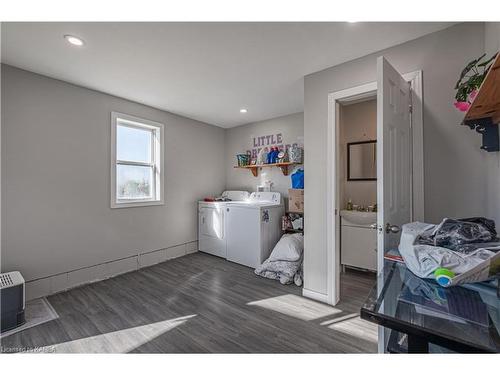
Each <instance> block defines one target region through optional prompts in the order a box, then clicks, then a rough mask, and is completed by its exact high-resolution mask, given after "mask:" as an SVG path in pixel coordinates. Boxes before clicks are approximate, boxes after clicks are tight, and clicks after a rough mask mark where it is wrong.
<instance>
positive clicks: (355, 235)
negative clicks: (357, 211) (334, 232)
mask: <svg viewBox="0 0 500 375" xmlns="http://www.w3.org/2000/svg"><path fill="white" fill-rule="evenodd" d="M370 225H371V224H359V223H356V222H352V221H349V220H347V219H346V218H344V217H341V233H340V236H341V237H340V248H341V253H340V262H341V264H342V265H343V266H351V267H357V268H362V269H366V270H370V271H376V270H377V231H376V230H375V229H373V228H371V227H370Z"/></svg>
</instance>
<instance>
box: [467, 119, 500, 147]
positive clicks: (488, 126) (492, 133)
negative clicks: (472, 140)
mask: <svg viewBox="0 0 500 375" xmlns="http://www.w3.org/2000/svg"><path fill="white" fill-rule="evenodd" d="M464 125H467V126H468V127H469V128H471V129H472V130H475V131H476V132H478V133H479V134H481V135H482V137H483V145H482V146H481V150H485V151H488V152H495V151H500V143H499V139H498V125H497V124H495V123H493V119H492V118H491V117H484V118H479V119H475V120H465V121H464Z"/></svg>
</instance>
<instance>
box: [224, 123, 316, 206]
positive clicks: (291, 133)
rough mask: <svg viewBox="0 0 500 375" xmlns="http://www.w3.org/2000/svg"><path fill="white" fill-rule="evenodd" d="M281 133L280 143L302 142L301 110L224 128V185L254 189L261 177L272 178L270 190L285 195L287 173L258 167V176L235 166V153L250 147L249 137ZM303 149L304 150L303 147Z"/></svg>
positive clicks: (236, 188) (286, 191)
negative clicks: (281, 139)
mask: <svg viewBox="0 0 500 375" xmlns="http://www.w3.org/2000/svg"><path fill="white" fill-rule="evenodd" d="M277 133H281V134H282V135H283V143H284V144H293V143H298V144H301V145H302V144H303V142H304V140H303V139H304V114H303V113H295V114H292V115H288V116H283V117H277V118H274V119H270V120H266V121H260V122H256V123H251V124H248V125H243V126H238V127H236V128H231V129H226V158H225V163H226V188H227V189H230V190H247V191H250V192H251V191H255V190H256V187H257V185H262V184H263V183H264V181H265V180H271V181H273V183H274V185H273V190H274V191H279V192H280V193H282V194H283V195H284V196H285V197H288V189H289V188H291V187H292V184H291V181H290V175H291V174H292V171H293V170H290V175H288V176H283V173H281V170H279V169H278V168H262V170H261V171H259V176H258V177H254V176H253V175H252V173H251V172H250V171H247V170H242V169H235V168H234V166H235V165H236V156H235V155H236V154H239V153H245V152H246V151H247V150H251V149H252V148H253V147H252V146H253V138H254V137H258V136H263V135H270V134H277ZM305 152H307V150H306V151H305ZM306 157H307V156H306Z"/></svg>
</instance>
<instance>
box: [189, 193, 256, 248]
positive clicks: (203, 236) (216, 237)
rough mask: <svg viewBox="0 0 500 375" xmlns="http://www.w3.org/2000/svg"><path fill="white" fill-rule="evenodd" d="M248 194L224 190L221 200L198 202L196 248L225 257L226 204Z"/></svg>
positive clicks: (244, 197)
mask: <svg viewBox="0 0 500 375" xmlns="http://www.w3.org/2000/svg"><path fill="white" fill-rule="evenodd" d="M249 196H250V194H249V193H248V192H247V191H225V192H223V193H222V195H221V199H223V200H222V201H216V202H205V201H200V202H198V250H200V251H203V252H205V253H209V254H212V255H217V256H219V257H223V258H226V228H225V223H226V219H225V216H226V210H225V209H226V204H227V203H229V202H242V201H245V200H247V199H248V198H249Z"/></svg>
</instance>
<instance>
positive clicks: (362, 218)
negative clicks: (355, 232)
mask: <svg viewBox="0 0 500 375" xmlns="http://www.w3.org/2000/svg"><path fill="white" fill-rule="evenodd" d="M340 216H341V217H343V218H344V219H345V220H347V221H349V222H350V223H352V224H355V225H364V226H365V225H366V226H370V225H371V224H375V223H376V222H377V213H376V212H365V211H348V210H341V211H340Z"/></svg>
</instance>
